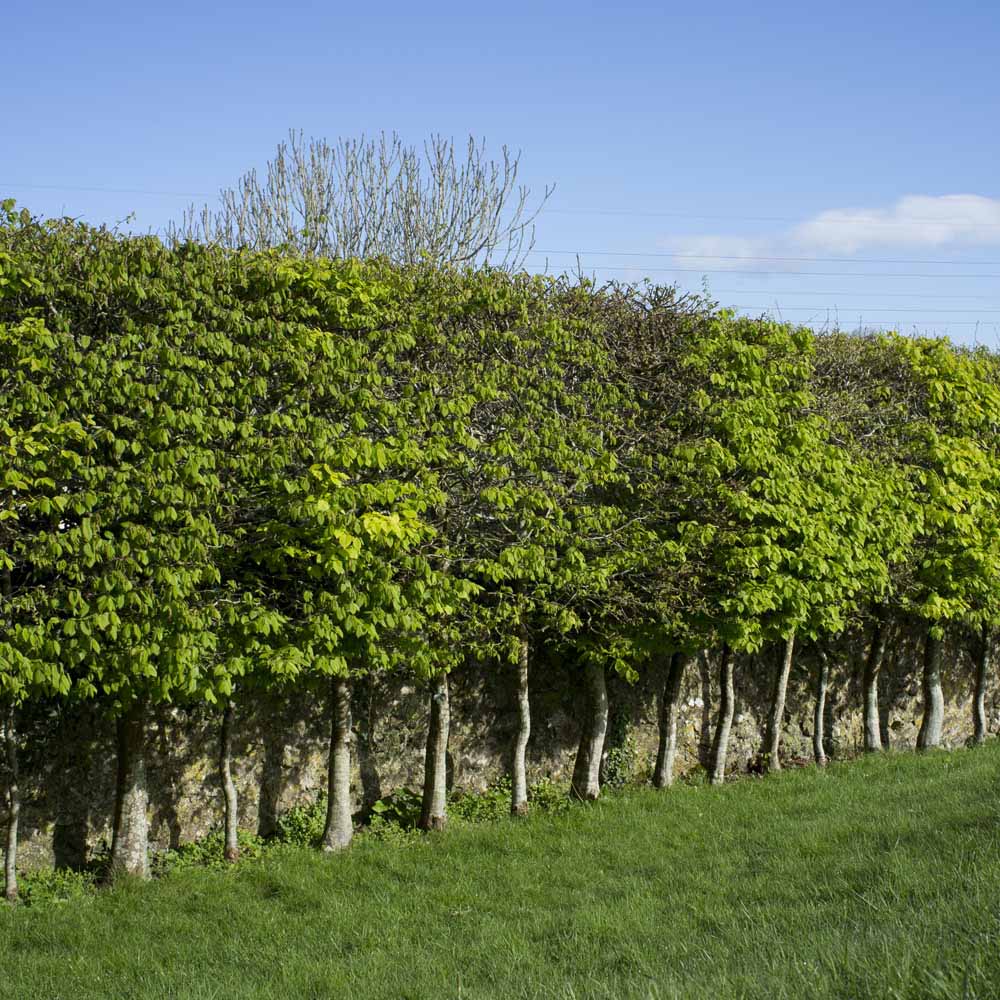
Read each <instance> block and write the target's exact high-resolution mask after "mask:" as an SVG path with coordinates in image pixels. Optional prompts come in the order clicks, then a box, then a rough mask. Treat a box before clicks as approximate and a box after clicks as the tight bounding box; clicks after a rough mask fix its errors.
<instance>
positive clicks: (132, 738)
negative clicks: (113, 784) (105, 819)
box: [111, 701, 149, 878]
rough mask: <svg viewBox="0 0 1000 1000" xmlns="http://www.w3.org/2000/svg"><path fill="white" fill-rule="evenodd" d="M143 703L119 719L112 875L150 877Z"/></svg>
mask: <svg viewBox="0 0 1000 1000" xmlns="http://www.w3.org/2000/svg"><path fill="white" fill-rule="evenodd" d="M145 715H146V713H145V706H144V705H143V704H142V702H139V701H136V702H133V704H132V705H131V706H130V707H129V709H128V711H127V712H126V713H125V714H124V715H122V716H120V717H119V719H118V788H117V795H116V797H115V822H114V832H113V834H112V839H111V877H112V878H115V877H117V876H119V875H134V876H136V877H137V878H148V877H149V850H148V849H149V821H148V818H147V815H146V810H147V808H148V806H149V792H148V790H147V786H146V747H145V736H146V734H145V725H146V719H145Z"/></svg>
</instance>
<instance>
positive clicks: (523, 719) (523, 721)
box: [510, 627, 531, 816]
mask: <svg viewBox="0 0 1000 1000" xmlns="http://www.w3.org/2000/svg"><path fill="white" fill-rule="evenodd" d="M529 653H530V646H529V643H528V632H527V630H526V629H525V628H523V627H522V628H521V632H520V636H519V638H518V655H517V731H516V733H515V735H514V755H513V760H512V763H511V782H510V783H511V792H510V812H511V815H512V816H526V815H527V813H528V775H527V767H526V757H527V752H528V738H529V737H530V736H531V703H530V702H529V700H528V656H529Z"/></svg>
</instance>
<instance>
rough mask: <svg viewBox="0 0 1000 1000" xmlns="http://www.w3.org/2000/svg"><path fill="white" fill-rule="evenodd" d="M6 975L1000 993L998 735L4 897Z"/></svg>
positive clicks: (43, 980) (42, 993)
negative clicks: (44, 894)
mask: <svg viewBox="0 0 1000 1000" xmlns="http://www.w3.org/2000/svg"><path fill="white" fill-rule="evenodd" d="M0 968H2V976H0V997H5V998H6V997H16V998H18V1000H21V998H25V1000H27V998H30V1000H36V998H38V1000H41V998H46V1000H55V998H66V1000H70V998H72V1000H79V998H91V997H101V998H115V1000H125V998H143V1000H147V998H161V997H162V998H167V997H170V998H199V1000H200V998H205V1000H209V998H215V1000H221V998H230V997H232V998H236V997H239V998H265V997H266V998H282V1000H284V998H303V1000H308V998H317V1000H318V998H327V997H338V998H340V997H343V998H355V997H357V998H380V997H386V998H388V997H393V998H404V997H406V998H423V997H435V998H444V997H448V998H451V997H463V998H472V997H503V998H507V997H512V998H516V997H525V998H527V997H557V998H567V1000H569V998H584V997H586V998H615V1000H618V998H627V997H643V998H668V997H670V998H672V997H678V998H684V1000H691V998H701V997H704V998H713V1000H716V998H725V1000H728V998H737V997H768V998H783V997H787V998H796V1000H800V998H811V997H816V998H819V997H831V998H832V997H838V998H848V997H851V998H875V997H878V998H893V997H920V998H924V997H928V998H953V997H968V998H985V997H997V996H1000V742H994V743H993V744H991V745H988V746H986V747H983V748H980V749H976V750H962V751H956V752H953V753H950V754H946V753H932V754H927V755H921V756H917V755H910V754H904V755H889V756H886V757H882V758H877V759H865V760H861V761H857V762H853V763H847V764H840V765H834V766H831V767H830V768H828V769H827V770H826V771H825V772H823V771H817V770H815V769H813V768H807V769H803V770H800V771H796V772H788V773H785V774H782V775H779V776H775V777H768V778H766V779H763V780H755V781H743V782H739V783H735V784H732V785H729V786H726V787H723V788H694V787H684V786H681V787H678V788H676V789H674V790H672V791H670V792H668V793H656V792H653V791H650V790H640V789H631V790H626V791H623V792H621V793H618V794H615V795H613V796H610V797H608V798H607V799H605V800H603V801H601V802H598V803H596V804H594V805H593V806H579V807H575V808H573V809H572V810H570V811H569V812H566V813H563V814H561V815H542V816H537V817H533V818H531V819H529V820H527V821H525V822H510V821H504V822H488V823H480V824H477V825H462V826H461V827H459V828H456V829H453V830H451V831H449V832H447V833H445V834H440V835H433V836H429V837H426V838H421V839H420V840H418V841H416V842H409V841H408V842H405V843H402V844H394V843H389V842H377V841H375V840H368V841H363V842H360V843H359V844H358V845H357V846H356V847H355V848H354V849H353V850H352V851H351V852H350V853H348V854H347V855H345V856H338V857H326V856H322V855H320V854H317V853H315V852H313V851H310V850H308V849H303V848H288V847H286V848H282V849H280V850H277V851H270V852H268V853H267V854H266V855H265V857H264V858H263V859H262V860H259V861H252V862H248V863H246V864H243V865H240V866H237V867H236V868H235V869H234V870H231V871H228V872H219V871H212V870H202V869H180V870H178V871H176V872H174V873H173V874H171V875H170V876H169V877H167V878H164V879H162V880H160V881H158V882H156V883H153V884H146V885H140V884H134V883H132V884H124V885H121V886H119V887H118V888H116V889H114V890H110V891H105V892H100V893H97V894H96V895H94V894H89V895H86V896H83V897H82V898H79V899H74V900H70V901H68V902H65V903H62V904H51V905H44V906H42V905H40V906H32V907H19V908H17V909H14V910H10V911H7V912H0Z"/></svg>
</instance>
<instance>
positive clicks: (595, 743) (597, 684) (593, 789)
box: [571, 663, 608, 802]
mask: <svg viewBox="0 0 1000 1000" xmlns="http://www.w3.org/2000/svg"><path fill="white" fill-rule="evenodd" d="M584 683H585V684H586V695H587V696H586V715H585V717H584V722H583V731H582V732H581V734H580V746H579V747H578V748H577V751H576V763H575V765H574V767H573V784H572V788H571V793H572V794H573V795H574V796H575V797H576V798H578V799H584V800H585V801H591V802H592V801H593V800H594V799H596V798H597V797H598V796H599V795H600V794H601V755H602V754H603V753H604V737H605V735H606V733H607V731H608V689H607V685H606V683H605V679H604V667H603V666H601V665H600V664H597V663H588V664H587V665H586V666H585V667H584Z"/></svg>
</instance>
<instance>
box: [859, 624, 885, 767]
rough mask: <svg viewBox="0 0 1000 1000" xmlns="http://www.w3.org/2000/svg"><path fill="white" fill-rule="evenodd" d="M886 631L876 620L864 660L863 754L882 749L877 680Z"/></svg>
mask: <svg viewBox="0 0 1000 1000" xmlns="http://www.w3.org/2000/svg"><path fill="white" fill-rule="evenodd" d="M885 643H886V629H885V626H884V625H883V624H882V622H881V620H879V619H876V621H875V625H874V627H873V628H872V641H871V646H870V647H869V649H868V656H867V657H866V659H865V672H864V676H863V677H862V682H861V686H862V694H863V697H864V730H865V753H878V752H879V751H880V750H881V749H882V733H881V723H880V718H879V707H878V678H879V671H880V670H881V669H882V659H883V657H884V656H885Z"/></svg>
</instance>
